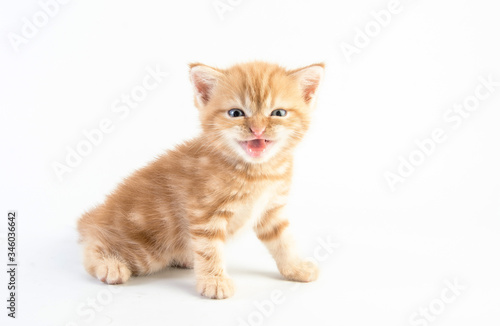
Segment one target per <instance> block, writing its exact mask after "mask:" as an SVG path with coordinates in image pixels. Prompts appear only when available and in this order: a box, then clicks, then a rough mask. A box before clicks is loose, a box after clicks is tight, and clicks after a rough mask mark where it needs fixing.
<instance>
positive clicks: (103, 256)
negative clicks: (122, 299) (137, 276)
mask: <svg viewBox="0 0 500 326" xmlns="http://www.w3.org/2000/svg"><path fill="white" fill-rule="evenodd" d="M83 265H84V266H85V269H86V270H87V272H88V273H89V274H90V275H92V276H94V277H97V279H99V280H100V281H101V282H104V283H108V284H122V283H125V282H127V281H128V279H129V278H130V276H131V275H132V272H131V271H130V269H129V268H128V266H127V265H126V264H125V263H124V262H123V261H122V259H121V258H120V257H118V256H116V255H112V254H107V253H106V252H104V251H103V250H102V249H101V248H99V247H97V246H92V245H91V246H86V247H85V249H84V260H83Z"/></svg>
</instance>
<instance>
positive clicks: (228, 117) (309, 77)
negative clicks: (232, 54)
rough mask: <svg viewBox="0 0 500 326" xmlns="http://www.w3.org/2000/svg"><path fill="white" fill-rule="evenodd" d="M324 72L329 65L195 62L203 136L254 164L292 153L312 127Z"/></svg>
mask: <svg viewBox="0 0 500 326" xmlns="http://www.w3.org/2000/svg"><path fill="white" fill-rule="evenodd" d="M323 70H324V64H313V65H310V66H307V67H304V68H300V69H296V70H286V69H284V68H282V67H280V66H278V65H274V64H269V63H264V62H250V63H245V64H239V65H235V66H233V67H231V68H229V69H216V68H212V67H209V66H206V65H203V64H192V65H191V71H190V77H191V82H192V83H193V86H194V91H195V105H196V106H197V107H198V109H199V110H200V119H201V123H202V127H203V133H204V134H203V136H204V137H205V139H206V141H207V142H210V144H211V145H212V146H213V145H215V147H216V149H217V150H218V151H221V152H222V153H223V154H225V155H226V156H231V157H237V158H239V159H242V160H244V161H245V162H248V163H262V162H265V161H267V160H269V159H271V158H272V157H274V156H277V155H280V154H289V153H290V152H291V150H292V149H293V148H294V147H295V146H296V145H297V143H298V142H299V141H300V140H301V139H302V137H303V135H304V133H305V132H306V131H307V129H308V127H309V122H310V113H311V111H312V109H313V108H314V106H315V98H316V90H317V89H318V85H319V83H320V81H321V79H322V76H323Z"/></svg>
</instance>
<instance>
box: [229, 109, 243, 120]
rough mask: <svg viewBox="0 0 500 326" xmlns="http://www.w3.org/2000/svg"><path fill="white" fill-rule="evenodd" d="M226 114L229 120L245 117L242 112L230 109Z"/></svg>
mask: <svg viewBox="0 0 500 326" xmlns="http://www.w3.org/2000/svg"><path fill="white" fill-rule="evenodd" d="M227 114H229V116H230V117H231V118H239V117H244V116H245V112H243V111H242V110H240V109H231V110H229V111H227Z"/></svg>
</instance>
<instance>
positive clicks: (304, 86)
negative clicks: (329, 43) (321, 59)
mask: <svg viewBox="0 0 500 326" xmlns="http://www.w3.org/2000/svg"><path fill="white" fill-rule="evenodd" d="M324 72H325V64H324V63H316V64H312V65H310V66H307V67H304V68H300V69H296V70H293V71H291V72H290V74H291V76H293V77H294V78H296V79H297V80H298V82H299V86H300V89H301V90H302V96H303V97H304V101H305V102H306V103H309V102H310V101H311V99H312V98H313V97H314V95H316V91H317V90H318V86H319V84H320V82H321V80H322V79H323V74H324Z"/></svg>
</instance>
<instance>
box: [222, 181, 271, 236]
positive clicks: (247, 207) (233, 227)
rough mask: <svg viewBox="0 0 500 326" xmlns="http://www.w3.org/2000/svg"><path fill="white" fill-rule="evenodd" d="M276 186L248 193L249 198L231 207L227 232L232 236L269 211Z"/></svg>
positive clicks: (251, 224) (267, 186)
mask: <svg viewBox="0 0 500 326" xmlns="http://www.w3.org/2000/svg"><path fill="white" fill-rule="evenodd" d="M276 188H277V185H275V184H268V185H266V186H263V187H258V188H257V189H253V191H250V192H249V193H250V196H249V197H248V198H247V199H245V200H243V201H241V202H239V203H237V204H236V205H235V206H234V207H233V212H234V215H233V217H232V218H231V219H230V220H229V224H228V232H229V234H233V233H234V232H236V231H238V230H239V229H241V228H242V227H245V228H250V227H252V226H254V225H255V223H256V222H257V221H258V220H259V219H260V218H261V217H262V215H263V214H264V213H265V212H266V211H267V210H268V209H269V207H270V206H271V204H272V203H273V200H274V194H275V193H276Z"/></svg>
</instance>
